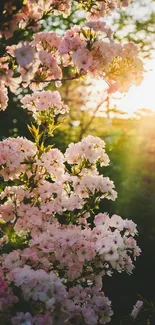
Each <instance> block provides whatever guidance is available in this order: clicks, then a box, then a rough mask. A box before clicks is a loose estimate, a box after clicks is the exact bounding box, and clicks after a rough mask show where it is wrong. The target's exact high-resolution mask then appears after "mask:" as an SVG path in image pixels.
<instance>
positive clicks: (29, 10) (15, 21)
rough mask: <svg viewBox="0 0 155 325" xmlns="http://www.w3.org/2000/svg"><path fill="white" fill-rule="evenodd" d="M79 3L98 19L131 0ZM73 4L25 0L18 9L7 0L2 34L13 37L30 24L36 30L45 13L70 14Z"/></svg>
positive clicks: (68, 2)
mask: <svg viewBox="0 0 155 325" xmlns="http://www.w3.org/2000/svg"><path fill="white" fill-rule="evenodd" d="M77 3H79V5H80V8H82V9H84V10H85V11H86V12H87V13H88V17H91V19H98V18H100V17H103V16H105V15H106V14H109V13H111V12H112V11H113V10H115V9H117V8H119V7H120V6H125V7H126V6H128V5H129V3H130V0H122V1H121V0H107V1H104V0H99V1H95V2H94V1H93V0H84V1H81V0H78V1H77ZM13 4H14V3H13ZM71 6H72V0H59V1H58V0H37V1H35V0H27V1H26V2H25V1H23V5H22V4H21V7H20V8H19V9H18V8H16V5H15V4H14V6H13V5H12V3H11V1H10V2H9V1H6V3H5V4H4V8H3V13H4V17H5V19H4V22H3V25H2V27H1V29H0V36H1V37H2V36H4V37H5V38H6V39H8V38H11V37H12V36H13V33H14V31H15V30H17V29H18V28H22V29H24V28H25V27H29V25H30V26H31V27H32V28H33V29H34V30H35V29H37V28H38V27H39V21H40V20H41V19H42V18H44V15H45V16H46V15H47V14H50V13H53V14H56V15H58V14H63V15H64V16H68V15H69V14H70V12H71ZM14 10H15V12H14Z"/></svg>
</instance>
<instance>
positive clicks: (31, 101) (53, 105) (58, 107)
mask: <svg viewBox="0 0 155 325" xmlns="http://www.w3.org/2000/svg"><path fill="white" fill-rule="evenodd" d="M21 103H22V104H23V107H24V108H26V109H27V110H28V111H30V112H32V113H33V117H34V118H35V119H39V114H38V113H39V112H43V111H46V113H47V111H48V112H49V113H51V115H53V116H56V115H59V114H66V113H68V111H69V108H68V106H67V105H65V104H64V103H63V102H62V100H61V96H60V93H59V92H58V91H53V92H52V91H50V90H43V91H40V92H39V91H38V92H34V93H32V95H26V96H24V97H23V98H22V100H21Z"/></svg>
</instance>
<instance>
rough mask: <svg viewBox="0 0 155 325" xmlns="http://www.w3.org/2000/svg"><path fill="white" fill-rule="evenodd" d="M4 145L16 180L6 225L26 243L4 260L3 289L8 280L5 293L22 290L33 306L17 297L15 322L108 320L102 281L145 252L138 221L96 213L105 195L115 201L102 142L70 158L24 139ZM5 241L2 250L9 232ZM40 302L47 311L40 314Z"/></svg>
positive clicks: (6, 202) (85, 144)
mask: <svg viewBox="0 0 155 325" xmlns="http://www.w3.org/2000/svg"><path fill="white" fill-rule="evenodd" d="M0 147H1V150H0V152H1V166H2V167H1V175H2V176H3V177H4V179H6V180H9V179H10V180H15V185H12V186H6V187H5V189H4V191H2V192H1V194H0V200H1V202H2V204H1V205H0V219H1V224H2V225H3V227H6V229H7V227H10V228H11V229H12V233H13V236H15V237H13V238H17V240H18V238H19V239H20V240H23V241H24V243H26V247H25V246H23V247H22V248H20V245H19V248H17V249H12V250H11V251H10V252H9V253H5V252H4V253H3V254H2V255H1V267H2V270H3V272H4V274H5V275H4V280H3V281H4V282H2V286H3V284H4V286H5V283H6V285H7V288H8V289H7V290H8V291H7V292H11V291H9V290H11V289H10V288H11V287H13V288H16V289H17V288H18V290H20V299H21V297H22V300H23V301H25V303H26V302H27V301H33V304H32V306H35V310H33V307H32V308H28V309H27V313H25V314H24V313H22V312H20V313H19V310H18V300H17V298H19V297H17V298H16V297H15V298H14V295H13V294H12V293H11V294H12V295H13V298H8V299H12V300H10V301H11V304H14V308H15V310H16V311H17V314H16V315H15V314H14V316H13V317H12V320H11V323H12V324H22V323H23V322H25V324H27V323H26V322H29V323H30V324H36V325H40V324H41V325H42V324H48V323H49V324H54V325H58V324H63V322H64V324H69V325H70V324H71V323H70V322H73V321H74V319H77V324H80V323H81V321H82V322H83V324H88V325H97V324H98V322H99V323H101V324H106V323H108V322H109V321H110V319H111V316H112V314H113V312H112V309H111V302H110V301H109V299H108V298H106V297H105V296H104V293H103V292H102V277H103V276H104V275H105V274H108V275H111V274H112V272H113V270H117V271H118V272H123V271H126V272H127V273H129V274H130V273H131V272H132V270H133V268H134V265H133V259H135V258H136V257H137V256H139V254H140V249H139V247H138V246H137V243H136V241H135V239H134V236H135V235H136V234H137V230H136V225H135V223H134V222H132V221H130V220H123V219H122V218H121V217H120V216H118V215H113V216H112V217H109V216H108V214H106V213H104V214H102V213H99V214H97V215H96V214H95V209H96V208H97V206H98V204H99V202H100V201H101V200H102V199H103V198H107V199H111V200H114V199H115V198H116V192H115V190H114V184H113V182H112V181H110V179H109V178H108V177H104V176H103V175H100V174H99V172H98V169H97V166H98V164H100V165H101V166H106V165H108V163H109V158H108V156H107V154H106V153H105V143H104V141H103V140H101V139H99V138H98V137H92V136H88V137H86V138H84V139H83V140H82V141H81V142H79V143H77V144H74V143H72V144H71V145H69V147H68V148H67V149H66V152H65V153H64V154H62V153H61V151H60V150H58V149H57V148H47V149H46V148H45V150H44V151H43V152H40V151H39V148H37V144H36V145H35V144H34V143H33V142H31V141H28V140H27V139H24V138H19V137H18V138H16V139H13V138H8V139H6V140H4V141H1V142H0ZM16 179H18V182H19V185H16ZM92 202H93V204H92ZM91 220H92V221H91ZM4 234H5V232H4ZM4 237H5V238H4V240H2V241H1V242H0V248H1V250H2V252H3V248H4V247H5V245H7V243H9V241H10V237H9V233H7V232H6V234H5V235H4ZM83 283H85V284H86V285H85V286H84V287H83ZM15 292H16V291H15ZM9 297H10V296H9ZM11 297H12V296H11ZM38 305H39V306H42V307H40V308H41V309H42V310H44V313H43V312H42V313H41V315H40V316H39V315H38V314H37V312H36V310H37V308H38V307H37V306H38ZM8 306H9V304H8ZM11 306H12V305H10V308H11ZM55 319H56V320H55Z"/></svg>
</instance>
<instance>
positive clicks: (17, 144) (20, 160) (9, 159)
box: [0, 137, 37, 180]
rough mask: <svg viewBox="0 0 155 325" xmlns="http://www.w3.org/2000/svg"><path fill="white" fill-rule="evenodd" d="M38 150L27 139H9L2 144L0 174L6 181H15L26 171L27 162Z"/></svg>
mask: <svg viewBox="0 0 155 325" xmlns="http://www.w3.org/2000/svg"><path fill="white" fill-rule="evenodd" d="M36 150H37V148H36V147H35V145H34V143H33V142H31V141H29V140H27V139H26V138H22V137H17V138H15V139H14V138H8V139H5V140H3V141H1V142H0V174H1V175H2V176H3V177H4V180H7V179H15V178H17V177H18V176H19V175H20V174H21V173H23V172H24V171H25V169H26V165H25V164H24V162H25V163H26V161H27V160H28V159H31V158H33V156H34V155H35V154H36Z"/></svg>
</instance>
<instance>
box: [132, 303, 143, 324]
mask: <svg viewBox="0 0 155 325" xmlns="http://www.w3.org/2000/svg"><path fill="white" fill-rule="evenodd" d="M142 307H143V301H141V300H138V301H137V302H136V304H135V306H133V310H132V312H131V316H132V317H133V318H134V319H135V318H136V317H137V316H138V314H139V312H140V309H141V308H142Z"/></svg>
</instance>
